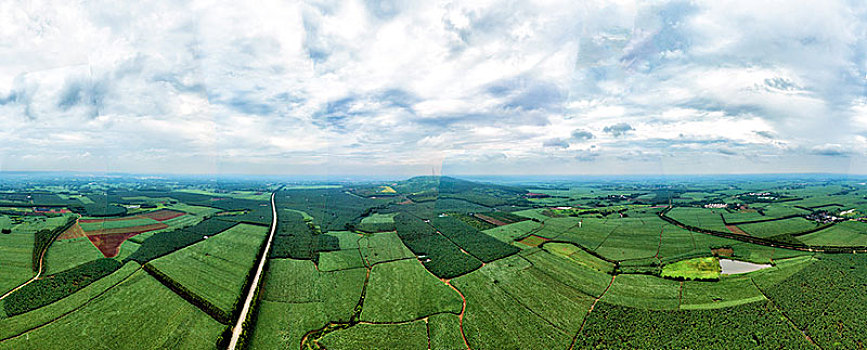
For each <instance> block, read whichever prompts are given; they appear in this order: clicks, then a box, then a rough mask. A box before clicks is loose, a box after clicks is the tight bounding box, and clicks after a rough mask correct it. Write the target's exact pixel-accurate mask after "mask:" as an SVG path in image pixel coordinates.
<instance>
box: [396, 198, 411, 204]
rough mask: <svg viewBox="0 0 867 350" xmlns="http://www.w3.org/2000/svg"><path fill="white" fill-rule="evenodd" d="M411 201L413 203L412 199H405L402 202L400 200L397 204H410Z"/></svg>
mask: <svg viewBox="0 0 867 350" xmlns="http://www.w3.org/2000/svg"><path fill="white" fill-rule="evenodd" d="M412 203H413V202H412V200H410V199H407V200H405V201H403V202H400V203H397V204H399V205H407V204H412Z"/></svg>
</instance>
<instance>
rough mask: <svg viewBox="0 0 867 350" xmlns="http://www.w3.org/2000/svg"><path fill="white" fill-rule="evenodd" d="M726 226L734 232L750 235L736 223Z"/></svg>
mask: <svg viewBox="0 0 867 350" xmlns="http://www.w3.org/2000/svg"><path fill="white" fill-rule="evenodd" d="M726 228H727V229H729V231H731V232H732V233H734V234H738V235H744V236H749V235H750V234H749V233H746V232H744V230H741V228H740V227H737V226H736V225H726Z"/></svg>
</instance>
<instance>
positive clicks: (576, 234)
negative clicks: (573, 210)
mask: <svg viewBox="0 0 867 350" xmlns="http://www.w3.org/2000/svg"><path fill="white" fill-rule="evenodd" d="M580 221H581V224H580V225H574V226H571V227H569V228H567V229H565V230H562V231H561V233H560V234H558V235H556V236H554V237H551V238H553V239H557V240H561V241H567V242H572V243H575V244H578V245H581V246H583V247H585V248H589V249H591V250H594V249H596V248H597V247H599V246H600V245H601V244H602V243H603V242H604V241H605V240H606V239H607V238H608V236H609V235H611V233H612V232H613V231H615V230H617V227H618V226H620V223H621V222H619V221H614V220H613V219H611V220H610V219H598V218H582V219H581V220H580ZM548 224H549V223H548V222H547V221H546V222H545V227H546V228H547V227H548ZM658 234H659V233H658V232H657V235H658Z"/></svg>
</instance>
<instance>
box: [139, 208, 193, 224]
mask: <svg viewBox="0 0 867 350" xmlns="http://www.w3.org/2000/svg"><path fill="white" fill-rule="evenodd" d="M186 214H187V213H184V212H182V211H176V210H171V209H160V210H155V211H151V212H147V213H144V214H139V216H142V217H146V218H149V219H154V220H156V221H166V220H171V219H174V218H177V217H181V216H184V215H186Z"/></svg>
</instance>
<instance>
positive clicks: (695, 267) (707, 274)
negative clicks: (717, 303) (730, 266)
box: [662, 257, 722, 280]
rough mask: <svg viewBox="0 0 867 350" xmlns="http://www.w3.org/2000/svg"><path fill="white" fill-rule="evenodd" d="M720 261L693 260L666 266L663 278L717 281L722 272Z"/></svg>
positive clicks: (713, 259)
mask: <svg viewBox="0 0 867 350" xmlns="http://www.w3.org/2000/svg"><path fill="white" fill-rule="evenodd" d="M721 271H722V270H721V269H720V265H719V259H717V258H715V257H709V258H693V259H688V260H681V261H678V262H674V263H670V264H666V265H665V266H663V267H662V277H666V278H673V279H679V280H716V279H719V276H720V272H721Z"/></svg>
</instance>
